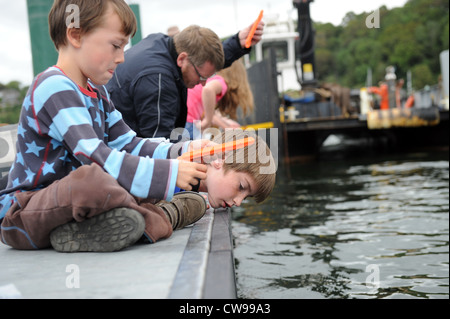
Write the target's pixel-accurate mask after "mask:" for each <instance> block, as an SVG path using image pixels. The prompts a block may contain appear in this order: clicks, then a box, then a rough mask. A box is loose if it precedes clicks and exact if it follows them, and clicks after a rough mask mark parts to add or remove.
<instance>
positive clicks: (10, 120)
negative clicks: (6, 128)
mask: <svg viewBox="0 0 450 319" xmlns="http://www.w3.org/2000/svg"><path fill="white" fill-rule="evenodd" d="M4 89H8V90H16V91H17V92H19V97H18V99H17V103H15V104H14V105H3V103H2V100H1V98H0V124H15V123H17V122H19V116H20V111H21V109H22V102H23V100H24V98H25V96H26V94H27V92H28V89H29V87H28V86H24V87H23V86H22V84H21V83H20V82H18V81H11V82H9V83H8V84H6V85H5V84H2V83H0V90H4Z"/></svg>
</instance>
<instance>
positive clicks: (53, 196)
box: [1, 164, 172, 249]
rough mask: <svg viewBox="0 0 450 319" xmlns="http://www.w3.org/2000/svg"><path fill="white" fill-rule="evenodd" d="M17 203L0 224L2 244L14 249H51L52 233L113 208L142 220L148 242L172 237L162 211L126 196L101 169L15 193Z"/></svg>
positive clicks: (80, 170) (85, 169)
mask: <svg viewBox="0 0 450 319" xmlns="http://www.w3.org/2000/svg"><path fill="white" fill-rule="evenodd" d="M15 197H16V198H17V201H16V203H15V204H14V205H13V206H12V207H11V208H10V209H9V210H8V212H7V213H6V216H5V218H4V219H3V221H2V224H1V239H2V242H3V243H5V244H7V245H9V246H11V247H13V248H16V249H42V248H47V247H50V233H51V231H52V230H53V229H54V228H56V227H58V226H61V225H63V224H66V223H68V222H71V221H73V220H75V221H77V222H81V221H83V220H85V219H87V218H91V217H94V216H96V215H99V214H101V213H104V212H107V211H109V210H112V209H114V208H119V207H127V208H131V209H134V210H136V211H138V212H139V213H141V214H142V215H143V216H144V219H145V236H146V237H147V238H148V239H150V241H151V242H156V241H157V240H159V239H164V238H168V237H170V236H171V235H172V226H171V224H170V221H169V220H168V218H167V217H166V216H165V214H164V212H163V210H162V209H161V208H159V207H156V206H155V205H153V204H152V203H151V202H150V201H146V203H145V205H139V204H138V201H139V200H138V199H137V198H135V197H133V196H132V195H131V194H130V193H128V192H127V191H126V190H125V189H124V188H123V187H121V186H120V185H119V183H118V182H117V181H116V180H115V179H114V178H113V177H112V176H111V175H109V174H108V173H106V172H105V171H104V170H103V169H102V168H101V167H100V166H98V165H96V164H92V165H85V166H81V167H79V168H78V169H77V170H75V171H73V172H71V173H70V174H69V175H68V176H66V177H64V178H62V179H61V180H58V181H55V182H54V183H52V184H51V185H50V186H48V187H46V188H44V189H41V190H38V191H32V192H22V193H16V194H15Z"/></svg>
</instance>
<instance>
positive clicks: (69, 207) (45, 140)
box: [0, 0, 206, 252]
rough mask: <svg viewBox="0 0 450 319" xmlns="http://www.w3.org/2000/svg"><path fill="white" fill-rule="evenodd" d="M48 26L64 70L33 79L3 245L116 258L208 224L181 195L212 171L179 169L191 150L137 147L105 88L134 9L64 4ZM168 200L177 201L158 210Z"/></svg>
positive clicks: (63, 0) (3, 197)
mask: <svg viewBox="0 0 450 319" xmlns="http://www.w3.org/2000/svg"><path fill="white" fill-rule="evenodd" d="M69 4H70V5H77V6H78V8H79V13H80V14H79V18H80V19H79V27H78V26H75V25H74V24H72V25H69V26H68V25H67V24H66V23H68V22H67V20H68V19H69V18H68V15H69V14H70V10H67V11H69V12H66V8H67V6H68V5H69ZM69 20H70V19H69ZM69 22H70V21H69ZM49 25H50V35H51V38H52V40H53V42H54V44H55V46H56V48H57V50H58V54H59V56H58V62H57V64H56V65H55V66H53V67H50V68H49V69H47V70H46V71H44V72H43V73H41V74H39V75H38V76H37V77H36V78H35V79H34V81H33V83H32V85H31V87H30V90H29V92H28V95H27V97H26V98H25V100H24V103H23V107H22V113H21V116H20V120H19V125H18V141H17V155H16V159H15V162H14V164H13V166H12V167H11V170H10V173H9V178H8V186H7V189H6V190H4V191H2V192H0V220H1V240H2V242H3V243H5V244H7V245H9V246H11V247H13V248H16V249H41V248H47V247H49V246H50V245H51V246H53V248H54V249H55V250H58V251H64V252H75V251H115V250H120V249H123V248H125V247H127V246H129V245H131V244H133V243H134V242H136V241H137V240H139V239H140V238H141V237H142V238H144V239H148V240H149V241H150V242H156V241H157V240H159V239H163V238H168V237H170V236H171V234H172V231H173V230H174V229H179V228H182V227H184V226H186V225H188V224H191V223H193V222H195V221H197V220H199V219H200V218H201V217H202V216H203V215H204V213H205V210H206V203H205V200H204V199H203V197H202V196H201V195H199V194H196V193H192V192H186V193H180V194H176V195H175V196H174V189H175V187H176V186H177V187H180V188H183V189H187V190H190V189H191V186H190V184H192V185H195V184H196V183H197V181H196V179H197V178H198V179H204V178H205V177H206V166H205V165H203V164H200V163H190V162H185V161H178V160H176V158H177V157H178V156H179V155H181V154H182V152H185V151H187V150H188V149H191V148H192V146H191V145H190V144H189V143H179V144H169V143H156V142H154V141H151V140H146V139H141V138H137V137H136V134H135V133H134V132H133V131H131V129H130V128H129V127H128V126H127V125H126V124H125V123H124V122H123V121H122V116H121V114H120V113H119V112H118V111H116V109H115V108H114V105H113V104H112V102H111V101H110V99H109V96H108V93H107V91H106V90H105V88H104V87H103V85H104V84H106V83H107V82H108V81H109V80H110V79H111V77H112V75H113V73H114V70H115V68H116V67H117V65H118V64H119V63H122V62H123V61H124V47H125V45H126V44H127V43H128V41H129V37H130V36H132V35H134V33H135V32H136V18H135V16H134V14H133V12H132V11H131V9H130V8H129V7H128V5H127V4H126V3H125V2H124V1H123V0H97V1H95V2H94V1H84V0H70V1H69V0H55V2H54V4H53V7H52V9H51V11H50V14H49ZM171 158H173V159H171ZM172 197H173V198H172ZM162 199H165V200H167V201H171V202H165V201H163V202H160V203H159V204H158V206H156V205H154V204H155V203H157V202H158V201H159V200H162ZM143 235H144V236H143Z"/></svg>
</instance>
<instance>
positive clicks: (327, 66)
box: [312, 0, 449, 89]
mask: <svg viewBox="0 0 450 319" xmlns="http://www.w3.org/2000/svg"><path fill="white" fill-rule="evenodd" d="M377 13H379V15H378V18H379V20H378V21H379V27H375V28H368V27H367V26H366V19H367V18H368V16H369V15H370V14H372V12H364V13H361V14H355V13H353V12H348V13H347V14H346V16H345V17H344V19H343V21H342V23H341V24H340V25H339V26H334V25H332V24H331V23H314V28H315V40H316V50H315V59H316V74H317V78H318V79H319V80H320V81H321V82H333V83H338V84H340V85H341V86H347V87H363V86H365V85H366V79H367V73H368V70H369V69H370V70H371V71H372V75H373V76H372V79H373V84H374V85H377V83H378V81H382V80H383V79H384V76H385V70H386V67H387V66H389V65H393V66H394V67H395V68H396V74H397V78H403V79H406V74H407V72H408V71H411V74H412V85H413V88H414V89H421V88H423V87H424V86H425V85H430V84H436V83H438V77H439V75H440V73H441V68H440V60H439V54H440V53H441V52H442V51H443V50H447V49H448V48H449V2H448V0H409V1H408V2H407V3H406V4H405V5H404V7H399V8H393V9H391V10H388V9H387V8H386V7H385V6H382V7H381V8H379V10H378V12H377ZM312 19H314V18H313V17H312Z"/></svg>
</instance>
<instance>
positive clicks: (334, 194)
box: [232, 151, 449, 299]
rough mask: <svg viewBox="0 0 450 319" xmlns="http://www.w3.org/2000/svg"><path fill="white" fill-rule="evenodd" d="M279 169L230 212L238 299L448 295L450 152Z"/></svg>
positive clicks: (426, 297)
mask: <svg viewBox="0 0 450 319" xmlns="http://www.w3.org/2000/svg"><path fill="white" fill-rule="evenodd" d="M290 174H291V179H288V178H287V173H286V170H280V171H279V174H278V180H277V185H276V188H275V190H274V192H273V193H272V195H271V197H270V198H269V199H268V200H267V201H266V202H265V203H264V204H262V205H254V204H253V203H252V202H246V203H244V204H243V205H242V206H241V207H240V208H235V209H233V223H232V226H233V236H234V242H235V250H234V256H235V261H236V276H237V287H238V297H240V298H274V299H281V298H283V299H286V298H358V299H360V298H367V299H369V298H371V299H375V298H419V299H434V298H436V299H437V298H442V299H444V298H445V299H448V298H449V157H448V151H444V152H433V153H431V152H427V153H404V154H402V155H397V156H394V155H391V156H383V157H381V156H371V157H370V158H362V157H359V158H357V159H353V160H349V159H341V160H337V161H328V160H324V159H322V160H320V161H317V162H314V163H309V164H297V165H292V166H291V167H290Z"/></svg>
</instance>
